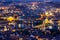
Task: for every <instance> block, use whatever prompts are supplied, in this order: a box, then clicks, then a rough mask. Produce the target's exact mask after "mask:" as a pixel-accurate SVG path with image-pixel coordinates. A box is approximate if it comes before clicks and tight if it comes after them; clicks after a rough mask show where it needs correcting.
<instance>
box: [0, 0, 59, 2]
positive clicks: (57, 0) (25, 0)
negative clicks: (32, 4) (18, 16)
mask: <svg viewBox="0 0 60 40" xmlns="http://www.w3.org/2000/svg"><path fill="white" fill-rule="evenodd" d="M0 1H22V2H27V1H41V2H44V1H55V2H60V0H0Z"/></svg>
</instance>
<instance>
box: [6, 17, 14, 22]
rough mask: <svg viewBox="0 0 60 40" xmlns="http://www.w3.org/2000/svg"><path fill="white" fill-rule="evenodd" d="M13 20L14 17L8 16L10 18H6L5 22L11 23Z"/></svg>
mask: <svg viewBox="0 0 60 40" xmlns="http://www.w3.org/2000/svg"><path fill="white" fill-rule="evenodd" d="M13 20H15V18H14V17H11V16H10V17H8V18H7V21H10V22H12V21H13Z"/></svg>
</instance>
